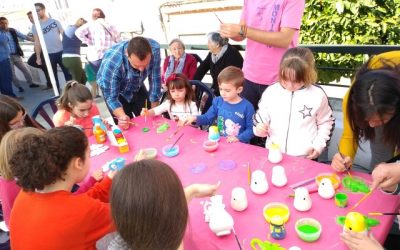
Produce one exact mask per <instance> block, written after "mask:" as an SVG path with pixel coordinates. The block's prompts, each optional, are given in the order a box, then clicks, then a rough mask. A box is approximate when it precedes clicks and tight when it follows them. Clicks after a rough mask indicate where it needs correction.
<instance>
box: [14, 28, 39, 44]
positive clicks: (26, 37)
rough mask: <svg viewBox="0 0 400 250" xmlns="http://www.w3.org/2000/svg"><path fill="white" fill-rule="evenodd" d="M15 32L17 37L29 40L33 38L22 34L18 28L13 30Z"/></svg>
mask: <svg viewBox="0 0 400 250" xmlns="http://www.w3.org/2000/svg"><path fill="white" fill-rule="evenodd" d="M15 33H17V37H18V38H19V39H22V40H27V41H31V42H33V41H34V40H33V39H32V37H29V36H27V35H25V34H22V33H21V32H19V31H18V30H15Z"/></svg>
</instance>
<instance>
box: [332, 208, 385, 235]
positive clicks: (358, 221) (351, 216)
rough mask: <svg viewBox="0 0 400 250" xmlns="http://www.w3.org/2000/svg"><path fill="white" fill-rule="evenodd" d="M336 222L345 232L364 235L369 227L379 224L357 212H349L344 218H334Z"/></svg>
mask: <svg viewBox="0 0 400 250" xmlns="http://www.w3.org/2000/svg"><path fill="white" fill-rule="evenodd" d="M336 222H337V223H338V224H339V225H342V226H343V228H344V230H345V231H352V232H356V233H364V234H366V233H367V232H368V231H369V229H370V228H371V227H375V226H377V225H379V224H380V222H379V221H378V220H376V219H373V218H369V217H367V216H365V215H363V214H360V213H357V212H350V213H348V214H347V215H346V216H338V217H336Z"/></svg>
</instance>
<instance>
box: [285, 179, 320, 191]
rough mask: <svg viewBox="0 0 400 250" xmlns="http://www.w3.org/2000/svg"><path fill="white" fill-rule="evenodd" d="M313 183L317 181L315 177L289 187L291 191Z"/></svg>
mask: <svg viewBox="0 0 400 250" xmlns="http://www.w3.org/2000/svg"><path fill="white" fill-rule="evenodd" d="M313 181H315V178H314V177H312V178H310V179H306V180H304V181H300V182H297V183H295V184H292V185H290V186H289V187H290V188H291V189H295V188H298V187H301V186H304V185H306V184H309V183H311V182H313Z"/></svg>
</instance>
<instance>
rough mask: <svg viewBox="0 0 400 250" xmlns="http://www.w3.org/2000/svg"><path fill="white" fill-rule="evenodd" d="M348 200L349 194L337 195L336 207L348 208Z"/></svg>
mask: <svg viewBox="0 0 400 250" xmlns="http://www.w3.org/2000/svg"><path fill="white" fill-rule="evenodd" d="M348 200H349V199H348V197H347V194H345V193H337V194H336V195H335V205H336V206H338V207H347V202H348Z"/></svg>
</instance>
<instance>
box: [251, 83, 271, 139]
mask: <svg viewBox="0 0 400 250" xmlns="http://www.w3.org/2000/svg"><path fill="white" fill-rule="evenodd" d="M267 89H268V88H267ZM268 92H269V91H264V93H263V95H262V96H261V100H260V102H259V103H258V110H257V112H256V113H255V115H254V119H253V132H254V135H255V136H259V137H267V136H269V134H270V129H269V122H270V120H271V118H270V115H269V112H268V102H267V101H268V99H269V97H268Z"/></svg>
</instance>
